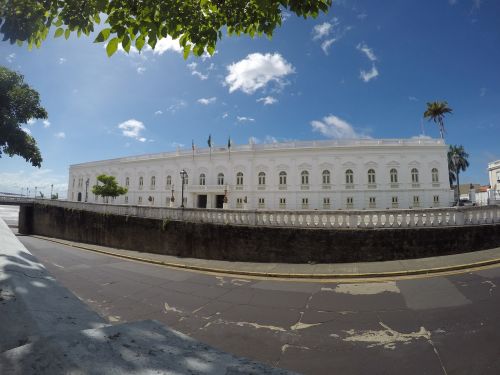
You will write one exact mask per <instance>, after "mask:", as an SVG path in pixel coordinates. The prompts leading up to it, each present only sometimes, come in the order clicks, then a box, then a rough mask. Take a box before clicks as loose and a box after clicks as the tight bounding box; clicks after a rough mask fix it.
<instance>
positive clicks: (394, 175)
mask: <svg viewBox="0 0 500 375" xmlns="http://www.w3.org/2000/svg"><path fill="white" fill-rule="evenodd" d="M389 174H390V175H391V184H397V183H398V171H397V170H396V169H395V168H392V169H391V170H390V171H389Z"/></svg>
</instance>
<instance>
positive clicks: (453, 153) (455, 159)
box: [448, 145, 469, 199]
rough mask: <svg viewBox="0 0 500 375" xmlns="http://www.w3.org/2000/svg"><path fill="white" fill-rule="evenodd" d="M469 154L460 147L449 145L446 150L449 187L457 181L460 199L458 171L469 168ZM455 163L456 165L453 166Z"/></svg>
mask: <svg viewBox="0 0 500 375" xmlns="http://www.w3.org/2000/svg"><path fill="white" fill-rule="evenodd" d="M468 158H469V154H468V153H467V152H465V149H464V146H462V145H450V147H449V149H448V171H449V178H450V187H451V185H453V182H454V181H457V194H458V199H460V179H459V175H460V171H465V170H466V169H467V168H468V167H469V161H468V160H467V159H468ZM455 163H456V164H455Z"/></svg>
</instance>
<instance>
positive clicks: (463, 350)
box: [19, 237, 500, 374]
mask: <svg viewBox="0 0 500 375" xmlns="http://www.w3.org/2000/svg"><path fill="white" fill-rule="evenodd" d="M19 239H20V240H21V241H22V242H23V244H24V245H25V246H26V247H27V248H28V249H29V250H30V251H31V252H32V254H33V255H34V256H36V257H37V258H38V259H39V261H40V262H41V263H43V264H44V266H45V267H47V269H48V270H49V271H50V273H51V274H52V275H53V276H54V277H55V278H56V279H57V280H58V281H59V282H60V283H61V284H62V285H63V286H65V287H67V288H68V289H70V290H71V291H72V292H73V293H74V294H76V295H77V296H78V297H79V298H80V299H81V300H82V301H84V302H85V303H86V304H88V306H90V307H91V308H92V309H93V310H94V311H96V312H97V313H98V314H100V315H101V316H102V317H104V318H106V319H107V320H108V321H109V322H110V323H112V324H113V323H121V322H133V321H137V320H142V319H155V320H158V321H160V322H162V323H164V324H166V325H168V326H169V327H171V328H173V329H176V330H178V331H181V332H183V333H186V334H188V335H190V336H192V337H194V338H196V339H198V340H200V341H202V342H205V343H207V344H210V345H212V346H215V347H216V348H219V349H221V350H224V351H227V352H229V353H232V354H236V355H239V356H244V357H248V358H251V359H255V360H259V361H262V362H264V363H267V364H270V365H273V366H279V367H281V368H285V369H289V370H293V371H297V372H300V373H304V374H336V373H338V374H366V373H370V374H400V373H407V374H424V373H425V374H498V373H499V372H500V321H499V319H498V311H499V308H500V291H499V288H497V287H496V286H497V285H500V268H499V267H491V268H488V269H483V270H479V271H474V272H465V273H462V274H455V275H448V276H435V277H429V278H415V279H400V280H391V281H381V282H368V283H339V282H335V283H328V282H292V281H277V280H263V279H246V278H240V277H226V276H216V275H210V274H203V273H199V272H191V271H183V270H177V269H170V268H166V267H160V266H156V265H151V264H144V263H138V262H134V261H129V260H123V259H119V258H114V257H110V256H106V255H102V254H97V253H93V252H87V251H84V250H81V249H76V248H72V247H68V246H64V245H61V244H56V243H53V242H48V241H44V240H41V239H36V238H32V237H19Z"/></svg>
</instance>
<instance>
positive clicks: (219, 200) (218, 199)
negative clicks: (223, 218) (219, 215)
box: [215, 195, 224, 208]
mask: <svg viewBox="0 0 500 375" xmlns="http://www.w3.org/2000/svg"><path fill="white" fill-rule="evenodd" d="M223 207H224V195H216V196H215V208H223Z"/></svg>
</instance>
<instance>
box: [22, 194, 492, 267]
mask: <svg viewBox="0 0 500 375" xmlns="http://www.w3.org/2000/svg"><path fill="white" fill-rule="evenodd" d="M23 223H26V225H24V224H23ZM30 227H31V228H30ZM19 231H20V232H21V233H23V232H24V233H33V234H38V235H44V236H49V237H56V238H63V239H67V240H72V241H77V242H85V243H92V244H98V245H103V246H110V247H116V248H122V249H129V250H136V251H144V252H150V253H157V254H166V255H175V256H180V257H193V258H205V259H218V260H230V261H249V262H283V263H306V262H317V263H338V262H362V261H381V260H395V259H408V258H421V257H429V256H439V255H447V254H454V253H460V252H469V251H476V250H484V249H488V248H493V247H498V246H500V225H499V224H485V225H471V226H456V227H454V226H450V227H437V228H436V227H431V228H421V227H420V228H383V229H380V228H369V229H363V228H357V229H313V228H311V229H303V228H281V227H250V226H241V225H238V226H235V225H224V224H208V223H193V222H184V221H169V220H159V219H151V218H140V217H134V216H121V215H112V214H103V213H97V212H90V211H83V210H75V209H68V208H63V207H56V206H49V205H43V204H35V205H34V207H33V208H31V209H30V208H29V207H24V208H23V207H21V210H20V220H19Z"/></svg>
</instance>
